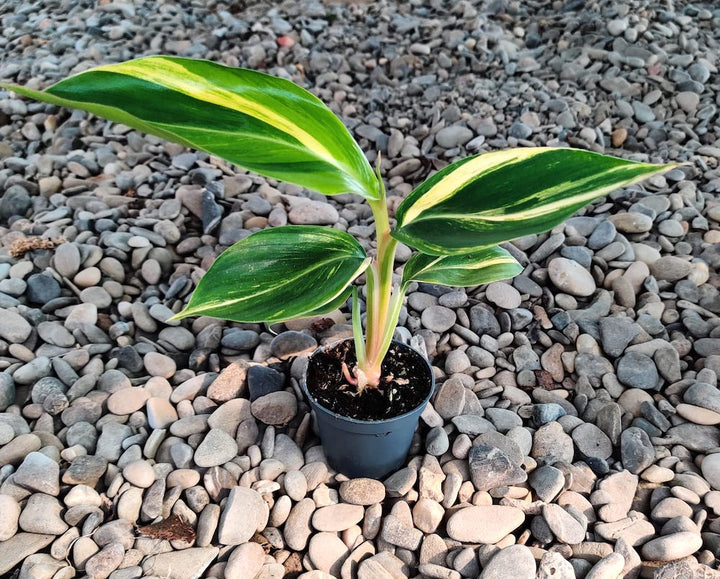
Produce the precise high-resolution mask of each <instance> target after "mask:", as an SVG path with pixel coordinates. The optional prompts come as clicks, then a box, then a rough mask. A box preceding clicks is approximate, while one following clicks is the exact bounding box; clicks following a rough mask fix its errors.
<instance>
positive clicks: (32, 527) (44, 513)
mask: <svg viewBox="0 0 720 579" xmlns="http://www.w3.org/2000/svg"><path fill="white" fill-rule="evenodd" d="M61 511H62V506H61V504H60V502H59V501H58V499H56V498H55V497H52V496H50V495H46V494H43V493H35V494H32V495H30V497H28V500H27V503H25V506H24V508H23V510H22V513H20V519H19V521H18V524H19V526H20V528H21V529H22V530H23V531H25V532H27V533H37V534H40V535H62V534H63V533H64V532H65V531H67V529H68V525H67V523H65V521H63V520H62V517H61V516H60V513H61Z"/></svg>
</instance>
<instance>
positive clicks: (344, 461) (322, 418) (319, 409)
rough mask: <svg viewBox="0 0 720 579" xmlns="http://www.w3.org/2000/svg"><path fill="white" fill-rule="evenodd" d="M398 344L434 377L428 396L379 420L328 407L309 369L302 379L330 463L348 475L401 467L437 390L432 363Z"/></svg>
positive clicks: (377, 473) (374, 474) (383, 472)
mask: <svg viewBox="0 0 720 579" xmlns="http://www.w3.org/2000/svg"><path fill="white" fill-rule="evenodd" d="M395 344H396V345H397V346H398V347H401V348H404V349H406V350H408V351H409V352H411V353H412V355H414V356H416V357H417V358H418V359H419V360H422V361H423V362H424V365H425V366H426V367H427V372H428V377H429V381H430V388H429V390H428V393H427V396H426V397H425V398H424V399H423V400H422V402H421V403H420V405H419V406H417V407H416V408H414V409H413V410H411V411H409V412H407V413H405V414H401V415H399V416H395V417H393V418H389V419H386V420H377V421H365V420H357V419H355V418H348V417H346V416H342V415H340V414H337V413H335V412H332V411H331V410H328V409H327V408H325V407H324V406H322V405H321V404H320V403H318V401H317V400H315V398H313V396H312V395H311V394H310V393H309V391H308V386H307V371H306V373H305V379H303V381H302V389H303V392H304V393H305V396H306V397H307V399H308V401H309V402H310V406H311V407H312V409H313V411H314V414H315V420H316V423H317V427H318V431H319V434H320V440H321V442H322V446H323V450H324V452H325V457H326V458H327V461H328V463H329V464H330V466H332V467H333V468H334V469H335V470H337V471H339V472H341V473H343V474H344V475H346V476H348V477H351V478H356V477H369V478H376V479H377V478H381V477H383V476H385V475H386V474H388V473H390V472H392V471H394V470H397V469H398V468H400V467H401V466H402V465H403V463H404V462H405V460H406V459H407V455H408V451H409V450H410V444H411V443H412V437H413V433H414V432H415V428H416V427H417V423H418V419H419V418H420V414H422V411H423V410H424V409H425V406H426V405H427V403H428V400H430V396H431V395H432V393H433V391H434V388H435V376H434V374H433V371H432V367H431V366H430V363H429V362H428V361H427V360H426V359H425V357H424V356H422V354H420V353H419V352H417V350H415V349H413V348H411V347H410V346H408V345H406V344H402V343H400V342H395ZM319 351H321V350H318V351H317V352H315V353H314V354H313V355H312V356H310V359H309V360H308V366H310V365H311V364H313V359H314V358H315V356H316V354H317V353H318V352H319Z"/></svg>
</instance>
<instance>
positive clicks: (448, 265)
mask: <svg viewBox="0 0 720 579" xmlns="http://www.w3.org/2000/svg"><path fill="white" fill-rule="evenodd" d="M522 270H523V268H522V266H521V265H520V264H519V263H518V262H517V261H516V260H515V258H514V257H513V256H512V255H510V253H508V252H507V251H506V250H504V249H503V248H502V247H498V246H492V247H486V248H484V249H481V250H479V251H474V252H472V253H466V254H463V255H428V254H426V253H416V254H415V255H413V256H412V257H411V258H410V259H409V260H408V262H407V263H406V264H405V269H404V270H403V281H402V283H403V286H405V285H407V284H408V283H410V282H411V281H424V282H427V283H437V284H441V285H450V286H455V287H468V286H475V285H482V284H486V283H490V282H493V281H499V280H501V279H510V278H512V277H515V276H516V275H517V274H519V273H520V272H521V271H522Z"/></svg>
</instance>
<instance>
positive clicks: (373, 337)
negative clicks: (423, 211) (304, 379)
mask: <svg viewBox="0 0 720 579" xmlns="http://www.w3.org/2000/svg"><path fill="white" fill-rule="evenodd" d="M378 178H379V182H380V195H379V199H377V200H376V201H370V208H371V209H372V212H373V216H374V217H375V234H376V238H377V256H376V257H375V261H374V262H373V263H372V264H371V265H370V268H369V269H368V270H367V286H366V289H367V301H366V310H367V326H366V335H365V355H366V360H365V363H364V364H360V363H359V362H358V371H359V373H362V374H364V375H365V377H366V378H367V385H368V386H370V387H373V386H375V387H376V386H378V384H379V381H380V367H381V364H382V361H383V358H385V354H386V353H387V350H388V348H389V346H390V341H391V340H392V336H393V334H394V332H395V326H396V325H397V319H398V316H399V314H400V307H399V306H398V305H397V302H399V303H400V304H401V302H402V293H403V292H400V291H399V292H398V296H396V300H395V302H396V303H393V304H392V306H391V302H392V300H393V287H392V274H393V270H394V267H395V249H396V247H397V241H396V240H395V239H394V238H393V237H391V235H390V221H389V219H388V212H387V203H386V200H385V187H384V185H383V184H382V179H381V178H380V176H379V175H378Z"/></svg>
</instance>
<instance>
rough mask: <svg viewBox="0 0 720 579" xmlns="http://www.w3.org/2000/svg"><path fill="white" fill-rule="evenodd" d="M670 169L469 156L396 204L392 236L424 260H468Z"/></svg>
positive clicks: (517, 155)
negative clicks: (452, 256) (421, 254)
mask: <svg viewBox="0 0 720 579" xmlns="http://www.w3.org/2000/svg"><path fill="white" fill-rule="evenodd" d="M674 166H675V165H649V164H646V163H636V162H632V161H626V160H624V159H618V158H615V157H608V156H605V155H598V154H597V153H590V152H588V151H582V150H576V149H550V148H527V149H509V150H507V151H497V152H492V153H485V154H482V155H477V156H475V157H468V158H467V159H463V160H461V161H458V162H456V163H453V164H452V165H449V166H447V167H445V168H444V169H443V170H441V171H439V172H438V173H436V174H435V175H433V176H432V177H430V178H429V179H428V180H427V181H425V182H424V183H423V184H422V185H420V186H419V187H418V188H417V189H415V190H414V191H413V192H412V193H410V195H408V197H407V198H406V199H405V200H403V202H402V203H401V204H400V206H399V207H398V210H397V213H396V218H397V228H396V230H395V231H394V232H393V236H394V237H395V238H396V239H398V240H400V241H402V242H403V243H406V244H408V245H410V246H413V247H416V248H418V249H419V250H420V251H422V252H424V253H429V254H433V255H447V254H459V253H467V252H468V251H470V250H472V249H473V248H479V247H487V246H490V245H495V244H498V243H502V242H505V241H509V240H511V239H515V238H517V237H522V236H524V235H530V234H532V233H540V232H543V231H547V230H548V229H552V228H553V227H555V226H556V225H558V224H560V223H562V222H563V221H564V220H565V219H566V218H568V217H570V216H571V215H572V214H573V213H575V212H576V211H577V210H578V209H580V208H581V207H583V206H584V205H586V204H587V203H588V202H590V201H592V200H593V199H595V198H596V197H601V196H603V195H607V194H608V193H610V192H611V191H614V190H615V189H617V188H619V187H626V186H628V185H630V184H632V183H636V182H638V181H640V180H642V179H645V178H646V177H649V176H651V175H655V174H657V173H661V172H663V171H667V170H668V169H670V168H672V167H674Z"/></svg>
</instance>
